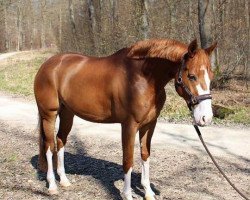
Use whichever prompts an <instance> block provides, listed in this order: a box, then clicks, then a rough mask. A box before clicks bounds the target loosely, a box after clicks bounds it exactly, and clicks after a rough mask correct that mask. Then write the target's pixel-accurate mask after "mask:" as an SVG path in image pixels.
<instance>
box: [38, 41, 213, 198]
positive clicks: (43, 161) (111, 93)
mask: <svg viewBox="0 0 250 200" xmlns="http://www.w3.org/2000/svg"><path fill="white" fill-rule="evenodd" d="M215 47H216V44H214V45H212V46H211V47H209V48H207V49H199V48H198V47H197V41H196V40H194V41H193V42H191V43H190V44H189V45H186V44H183V43H181V42H178V41H175V40H167V39H162V40H157V39H151V40H145V41H140V42H137V43H135V44H134V45H132V46H131V47H129V48H124V49H121V50H119V51H117V52H116V53H114V54H113V55H110V56H107V57H89V56H84V55H81V54H74V53H68V54H59V55H55V56H53V57H51V58H50V59H48V60H47V61H46V62H45V63H44V64H43V65H42V66H41V68H40V69H39V71H38V73H37V75H36V77H35V82H34V92H35V98H36V102H37V107H38V111H39V119H40V125H39V127H40V153H39V169H40V170H43V171H47V181H48V183H49V193H50V194H55V193H57V192H58V191H57V185H56V182H55V175H54V172H53V167H57V173H58V175H59V177H60V184H61V185H62V186H64V187H67V186H69V185H70V181H69V180H68V178H67V177H66V174H65V168H64V146H65V144H66V141H67V136H68V134H69V132H70V130H71V127H72V124H73V118H74V115H77V116H78V117H80V118H82V119H85V120H88V121H91V122H98V123H120V124H121V130H122V149H123V170H124V174H125V175H124V188H123V191H122V196H123V197H124V198H125V199H128V200H131V199H132V193H131V172H132V167H133V153H134V143H135V137H136V133H137V132H139V138H140V148H141V159H142V161H141V164H142V175H141V184H142V186H143V187H144V189H145V197H146V198H147V199H155V197H154V195H155V194H154V192H153V191H152V189H151V187H150V181H149V157H150V144H151V138H152V135H153V132H154V128H155V125H156V122H157V117H158V116H159V114H160V111H161V109H162V107H163V105H164V102H165V100H166V93H165V89H164V87H165V86H166V84H167V83H168V82H169V81H170V80H171V79H175V86H176V91H177V93H178V94H179V95H180V96H181V97H183V98H184V100H185V101H186V102H187V105H188V107H189V108H190V109H191V110H192V113H193V119H194V122H195V123H196V124H197V125H200V126H205V125H208V124H209V123H210V122H211V120H212V116H213V113H212V108H211V95H210V81H211V79H212V77H213V73H212V70H211V64H210V55H211V52H212V51H213V49H214V48H215ZM57 116H59V118H60V123H59V130H58V133H57V134H56V135H55V134H54V130H55V121H56V117H57ZM53 160H56V161H57V162H56V163H57V166H55V162H53ZM53 165H54V166H53Z"/></svg>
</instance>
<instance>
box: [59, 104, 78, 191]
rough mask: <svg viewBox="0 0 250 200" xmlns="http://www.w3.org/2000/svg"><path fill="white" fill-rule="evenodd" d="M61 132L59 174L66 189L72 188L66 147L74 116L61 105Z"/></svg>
mask: <svg viewBox="0 0 250 200" xmlns="http://www.w3.org/2000/svg"><path fill="white" fill-rule="evenodd" d="M59 118H60V124H59V130H58V134H57V149H58V153H57V158H58V162H57V164H58V165H57V173H58V175H59V176H60V184H61V185H62V186H64V187H68V186H70V185H71V184H70V182H69V180H68V178H67V177H66V174H65V168H64V146H65V144H66V142H67V136H68V134H69V132H70V130H71V128H72V124H73V118H74V114H73V113H72V112H71V111H70V110H68V109H67V108H66V107H65V106H64V105H61V107H60V110H59Z"/></svg>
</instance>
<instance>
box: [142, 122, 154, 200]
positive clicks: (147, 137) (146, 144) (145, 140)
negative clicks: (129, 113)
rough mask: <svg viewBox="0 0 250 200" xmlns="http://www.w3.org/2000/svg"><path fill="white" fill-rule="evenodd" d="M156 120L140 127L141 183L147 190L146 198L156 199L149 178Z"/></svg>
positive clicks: (148, 199)
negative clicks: (151, 147)
mask: <svg viewBox="0 0 250 200" xmlns="http://www.w3.org/2000/svg"><path fill="white" fill-rule="evenodd" d="M155 125H156V121H153V122H151V123H150V124H148V125H146V126H144V127H142V128H140V130H139V135H140V145H141V159H142V161H141V162H142V175H141V184H142V186H143V188H144V190H145V199H147V200H154V199H155V198H154V196H155V193H154V192H153V191H152V189H151V186H150V180H149V160H150V159H149V157H150V146H151V139H152V136H153V133H154V129H155Z"/></svg>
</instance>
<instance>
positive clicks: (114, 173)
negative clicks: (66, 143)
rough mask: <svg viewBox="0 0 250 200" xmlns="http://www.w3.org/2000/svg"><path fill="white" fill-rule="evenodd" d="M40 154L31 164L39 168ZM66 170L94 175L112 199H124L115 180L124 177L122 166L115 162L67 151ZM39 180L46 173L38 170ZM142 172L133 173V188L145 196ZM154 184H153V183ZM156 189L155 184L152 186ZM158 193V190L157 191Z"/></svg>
mask: <svg viewBox="0 0 250 200" xmlns="http://www.w3.org/2000/svg"><path fill="white" fill-rule="evenodd" d="M37 162H38V155H36V156H33V157H32V159H31V164H32V165H33V167H34V168H35V169H37ZM65 170H66V174H78V175H85V176H92V177H93V178H94V179H97V180H98V181H99V182H100V183H101V184H102V185H103V186H104V187H105V189H106V190H107V191H108V192H109V194H110V196H112V199H117V200H120V199H122V197H121V195H120V193H121V191H120V190H119V189H118V188H117V187H116V186H115V184H114V183H115V182H116V181H118V180H121V179H123V170H122V166H121V165H119V164H116V163H114V162H110V161H106V160H102V159H96V158H92V157H90V156H88V155H86V154H75V155H74V154H71V153H68V152H65ZM37 175H38V179H39V180H42V181H44V180H46V174H45V173H41V172H39V171H38V172H37ZM140 177H141V176H140V174H138V173H132V181H131V183H132V189H133V191H134V192H135V193H136V194H137V195H139V196H144V193H143V192H142V186H141V184H140ZM152 186H153V185H152ZM152 189H153V190H154V186H153V188H152ZM155 192H156V193H158V192H157V191H155Z"/></svg>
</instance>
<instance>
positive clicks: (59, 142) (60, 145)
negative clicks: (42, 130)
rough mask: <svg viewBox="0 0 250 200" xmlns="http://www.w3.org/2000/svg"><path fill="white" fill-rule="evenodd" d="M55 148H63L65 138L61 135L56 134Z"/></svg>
mask: <svg viewBox="0 0 250 200" xmlns="http://www.w3.org/2000/svg"><path fill="white" fill-rule="evenodd" d="M56 139H57V149H58V151H59V150H60V149H61V148H63V147H64V146H65V144H66V142H67V138H65V137H63V136H62V135H60V134H58V135H57V137H56Z"/></svg>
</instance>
